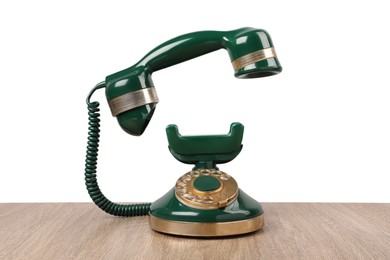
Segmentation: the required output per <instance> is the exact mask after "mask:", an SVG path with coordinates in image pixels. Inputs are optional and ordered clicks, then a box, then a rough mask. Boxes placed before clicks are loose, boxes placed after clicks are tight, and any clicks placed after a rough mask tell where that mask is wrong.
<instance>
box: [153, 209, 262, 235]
mask: <svg viewBox="0 0 390 260" xmlns="http://www.w3.org/2000/svg"><path fill="white" fill-rule="evenodd" d="M149 226H150V228H151V229H153V230H155V231H158V232H162V233H167V234H171V235H180V236H192V237H220V236H233V235H240V234H246V233H250V232H254V231H257V230H259V229H261V228H262V227H263V226H264V216H263V214H262V215H260V216H257V217H254V218H249V219H245V220H239V221H231V222H215V223H212V222H206V223H203V222H184V221H174V220H167V219H162V218H158V217H155V216H153V215H151V214H149Z"/></svg>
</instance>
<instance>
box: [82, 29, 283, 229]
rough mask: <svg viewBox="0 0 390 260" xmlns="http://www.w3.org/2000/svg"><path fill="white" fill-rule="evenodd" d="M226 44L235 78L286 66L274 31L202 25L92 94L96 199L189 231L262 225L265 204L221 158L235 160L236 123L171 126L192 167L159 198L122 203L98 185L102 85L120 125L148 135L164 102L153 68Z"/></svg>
mask: <svg viewBox="0 0 390 260" xmlns="http://www.w3.org/2000/svg"><path fill="white" fill-rule="evenodd" d="M221 48H224V49H226V50H227V52H228V53H229V56H230V60H231V62H232V65H233V68H234V71H235V74H234V76H235V77H237V78H257V77H265V76H271V75H275V74H278V73H279V72H281V71H282V67H281V66H280V64H279V61H278V59H277V57H276V53H275V50H274V47H273V43H272V41H271V38H270V36H269V34H268V33H267V32H266V31H264V30H261V29H255V28H249V27H246V28H241V29H237V30H232V31H200V32H194V33H189V34H185V35H182V36H179V37H176V38H173V39H171V40H169V41H167V42H165V43H163V44H161V45H159V46H158V47H156V48H155V49H153V50H152V51H150V52H149V53H148V54H147V55H146V56H145V57H143V58H142V59H141V60H140V61H139V62H137V63H136V64H135V65H133V66H131V67H129V68H127V69H125V70H122V71H119V72H117V73H114V74H112V75H109V76H107V77H106V80H105V81H104V82H101V83H99V84H97V85H96V86H95V87H94V88H93V89H92V91H91V92H90V94H89V95H88V97H87V105H88V111H89V113H88V114H89V136H88V147H87V155H86V165H85V183H86V186H87V190H88V193H89V195H90V197H91V198H92V200H93V201H94V203H95V204H96V205H97V206H99V207H100V208H101V209H102V210H104V211H105V212H107V213H109V214H112V215H115V216H140V215H149V224H150V227H151V228H152V229H153V230H156V231H159V232H162V233H167V234H174V235H183V236H203V237H213V236H229V235H238V234H245V233H250V232H254V231H257V230H259V229H261V228H262V226H263V224H264V217H263V210H262V208H261V205H260V204H259V203H258V202H257V201H255V200H254V199H252V198H251V197H249V196H248V195H247V194H245V193H244V192H243V191H242V190H241V189H239V188H238V186H237V183H236V181H235V180H234V178H233V177H232V176H230V175H229V174H227V173H225V172H223V171H220V170H219V169H218V167H217V164H221V163H226V162H229V161H231V160H232V159H234V158H235V157H236V156H237V155H238V154H239V153H240V151H241V149H242V144H241V141H242V136H243V132H244V127H243V125H242V124H240V123H233V124H231V127H230V131H229V133H228V134H226V135H209V136H182V135H181V134H180V133H179V130H178V128H177V126H175V125H169V126H168V127H167V129H166V132H167V137H168V143H169V151H170V152H171V153H172V155H173V156H174V157H175V158H176V159H177V160H179V161H180V162H183V163H188V164H194V168H193V169H192V170H191V171H189V172H187V173H185V174H184V175H182V176H181V177H180V178H179V179H178V180H177V182H176V184H175V187H174V188H172V189H171V190H170V191H169V192H168V193H166V194H165V195H164V196H163V197H161V198H160V199H158V200H157V201H155V202H154V203H143V204H127V205H123V204H117V203H113V202H111V201H110V200H108V199H107V198H106V197H105V196H104V195H103V193H102V192H101V191H100V189H99V186H98V183H97V177H96V165H97V156H98V146H99V127H100V123H99V122H100V119H99V103H98V102H96V101H93V102H91V101H90V99H91V96H92V95H93V93H94V92H95V91H96V90H97V89H101V88H105V89H106V97H107V101H108V104H109V107H110V109H111V113H112V115H113V116H115V117H116V118H117V120H118V123H119V125H120V126H121V128H122V129H123V130H124V131H125V132H127V133H129V134H131V135H135V136H139V135H142V133H143V132H144V130H145V128H146V127H147V125H148V123H149V121H150V119H151V117H152V115H153V112H154V110H155V108H156V104H157V103H158V97H157V93H156V89H155V87H154V84H153V81H152V77H151V75H152V73H153V72H155V71H158V70H160V69H163V68H166V67H169V66H172V65H175V64H178V63H180V62H184V61H187V60H189V59H192V58H195V57H198V56H201V55H203V54H207V53H209V52H212V51H215V50H218V49H221Z"/></svg>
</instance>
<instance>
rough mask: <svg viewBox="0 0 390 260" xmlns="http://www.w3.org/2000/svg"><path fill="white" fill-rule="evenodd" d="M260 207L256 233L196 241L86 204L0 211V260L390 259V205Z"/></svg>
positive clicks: (25, 205)
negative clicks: (261, 220) (262, 219)
mask: <svg viewBox="0 0 390 260" xmlns="http://www.w3.org/2000/svg"><path fill="white" fill-rule="evenodd" d="M262 206H263V208H264V211H265V226H264V228H263V229H262V230H261V231H258V232H256V233H252V234H249V235H243V236H236V237H228V238H215V239H205V238H201V239H199V238H184V237H179V236H169V235H164V234H160V233H157V232H154V231H152V230H150V229H149V226H148V219H147V217H133V218H121V217H113V216H110V215H107V214H106V213H104V212H102V211H101V210H100V209H98V208H97V207H96V206H95V205H93V204H91V203H9V204H0V259H260V258H261V259H390V204H338V203H319V204H316V203H263V204H262Z"/></svg>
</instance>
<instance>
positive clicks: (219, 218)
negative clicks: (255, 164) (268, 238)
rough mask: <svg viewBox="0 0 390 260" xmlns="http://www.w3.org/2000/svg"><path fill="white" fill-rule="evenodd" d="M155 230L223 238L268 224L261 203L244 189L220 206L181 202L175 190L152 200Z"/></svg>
mask: <svg viewBox="0 0 390 260" xmlns="http://www.w3.org/2000/svg"><path fill="white" fill-rule="evenodd" d="M149 225H150V227H151V229H153V230H155V231H158V232H162V233H167V234H172V235H181V236H192V237H221V236H232V235H240V234H246V233H251V232H254V231H257V230H259V229H261V228H262V227H263V225H264V214H263V210H262V208H261V205H260V203H258V202H257V201H256V200H254V199H253V198H251V197H250V196H248V195H247V194H246V193H245V192H243V191H242V190H241V189H239V190H238V195H237V197H236V199H235V200H234V201H233V202H231V203H230V204H229V205H227V206H226V207H222V208H218V209H200V208H192V207H190V206H187V205H185V204H183V203H182V202H180V201H179V200H178V199H177V197H176V195H175V189H174V188H173V189H171V190H170V191H169V192H168V193H166V194H165V195H164V196H163V197H161V198H160V199H158V200H157V201H155V202H154V203H152V205H151V207H150V211H149Z"/></svg>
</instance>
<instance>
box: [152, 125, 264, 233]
mask: <svg viewBox="0 0 390 260" xmlns="http://www.w3.org/2000/svg"><path fill="white" fill-rule="evenodd" d="M243 130H244V126H243V125H242V124H240V123H233V124H232V125H231V127H230V132H229V134H227V135H214V136H181V135H180V134H179V131H178V128H177V126H175V125H170V126H168V127H167V137H168V142H169V150H170V151H171V153H172V155H173V156H174V157H175V158H176V159H177V160H179V161H181V162H184V163H190V164H195V167H194V168H193V170H192V171H190V172H188V173H186V174H184V175H183V176H181V177H180V178H179V179H178V180H177V182H176V185H175V188H173V189H171V190H170V191H169V192H168V193H166V194H165V195H164V196H163V197H161V198H160V199H158V200H157V201H155V202H154V203H152V205H151V206H150V211H149V223H150V227H151V228H152V229H153V230H156V231H159V232H163V233H168V234H173V235H183V236H202V237H214V236H229V235H239V234H245V233H250V232H254V231H257V230H259V229H261V228H262V227H263V225H264V217H263V210H262V208H261V205H260V204H259V203H258V202H257V201H255V200H254V199H252V198H251V197H249V196H248V195H247V194H246V193H244V192H243V191H242V190H241V189H239V188H238V185H237V183H236V181H235V180H234V178H233V177H231V176H230V175H228V174H226V173H225V172H222V171H220V170H219V169H218V168H217V167H216V164H217V163H226V162H228V161H231V160H232V159H234V158H235V157H236V156H237V155H238V154H239V153H240V151H241V148H242V144H241V141H242V136H243Z"/></svg>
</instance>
